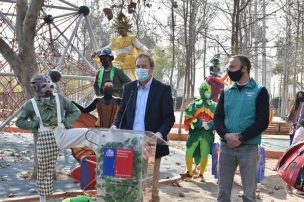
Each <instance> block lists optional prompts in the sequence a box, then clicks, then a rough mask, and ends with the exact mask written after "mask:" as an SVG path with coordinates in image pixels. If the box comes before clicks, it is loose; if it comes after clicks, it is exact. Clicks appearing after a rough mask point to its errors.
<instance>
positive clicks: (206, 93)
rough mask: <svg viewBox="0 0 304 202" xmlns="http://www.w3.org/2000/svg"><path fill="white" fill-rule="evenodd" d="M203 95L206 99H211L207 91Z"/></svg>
mask: <svg viewBox="0 0 304 202" xmlns="http://www.w3.org/2000/svg"><path fill="white" fill-rule="evenodd" d="M204 95H205V97H206V98H207V99H209V98H210V97H211V93H209V92H208V91H206V92H205V93H204Z"/></svg>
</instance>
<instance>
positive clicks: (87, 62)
mask: <svg viewBox="0 0 304 202" xmlns="http://www.w3.org/2000/svg"><path fill="white" fill-rule="evenodd" d="M52 25H53V26H54V27H55V28H56V29H57V30H58V31H59V32H61V31H60V29H59V28H58V27H57V26H56V25H55V24H54V23H52ZM62 36H63V38H64V39H65V40H67V41H68V38H67V37H66V36H65V35H64V34H63V33H62ZM71 47H72V48H73V49H74V50H75V51H76V52H77V53H78V54H79V55H80V56H81V57H82V59H83V60H84V61H85V63H86V64H87V65H88V66H89V67H90V68H91V69H92V70H94V71H97V70H96V68H95V67H94V66H93V65H91V63H90V62H89V61H88V60H87V59H86V57H84V55H82V53H81V52H80V51H79V50H78V49H77V48H75V46H74V45H73V44H71Z"/></svg>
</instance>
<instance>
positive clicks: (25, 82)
mask: <svg viewBox="0 0 304 202" xmlns="http://www.w3.org/2000/svg"><path fill="white" fill-rule="evenodd" d="M43 4H44V1H43V0H32V1H30V3H28V1H27V0H17V3H16V6H17V16H16V25H15V33H16V38H17V42H18V50H17V51H15V50H14V49H13V47H10V45H9V44H8V43H7V42H6V41H5V40H4V39H3V38H0V53H1V54H2V56H3V57H4V58H5V59H6V61H7V62H8V63H9V65H10V67H11V68H12V69H13V71H14V73H15V75H16V77H17V79H18V82H19V84H20V85H21V87H22V89H23V91H24V93H25V97H26V98H28V99H29V98H31V97H33V96H34V92H33V89H32V88H31V87H30V82H29V81H30V79H31V76H32V75H33V74H34V73H36V72H38V65H37V61H36V56H35V48H34V39H35V34H36V25H37V19H38V16H39V13H40V9H41V8H42V6H43ZM29 72H30V73H29Z"/></svg>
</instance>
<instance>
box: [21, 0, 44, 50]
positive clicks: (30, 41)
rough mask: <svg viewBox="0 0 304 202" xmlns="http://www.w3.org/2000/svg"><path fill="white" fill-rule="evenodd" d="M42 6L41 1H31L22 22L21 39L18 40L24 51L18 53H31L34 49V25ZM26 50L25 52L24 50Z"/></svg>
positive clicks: (42, 2)
mask: <svg viewBox="0 0 304 202" xmlns="http://www.w3.org/2000/svg"><path fill="white" fill-rule="evenodd" d="M43 4H44V1H43V0H32V1H31V3H30V6H29V8H28V10H27V13H26V16H25V18H24V21H23V37H22V38H20V40H21V41H22V42H21V43H22V44H23V46H22V47H23V48H24V50H20V53H21V54H22V53H24V52H28V51H29V52H33V51H34V50H32V48H33V47H34V37H35V34H36V25H37V21H38V16H39V13H40V9H41V8H42V6H43ZM25 49H26V50H25Z"/></svg>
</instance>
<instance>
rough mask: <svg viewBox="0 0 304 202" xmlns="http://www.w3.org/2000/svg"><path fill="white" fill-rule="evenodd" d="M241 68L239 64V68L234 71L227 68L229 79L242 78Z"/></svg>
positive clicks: (237, 79)
mask: <svg viewBox="0 0 304 202" xmlns="http://www.w3.org/2000/svg"><path fill="white" fill-rule="evenodd" d="M242 69H243V66H241V68H240V69H239V70H237V71H235V72H232V71H229V70H228V76H229V78H230V79H231V81H234V82H237V81H239V80H240V79H241V78H242V76H243V72H242Z"/></svg>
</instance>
